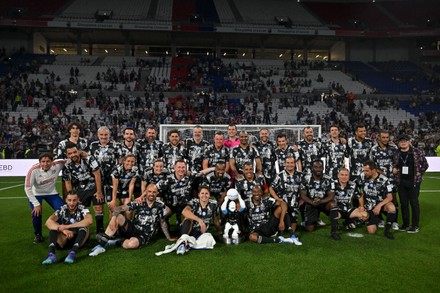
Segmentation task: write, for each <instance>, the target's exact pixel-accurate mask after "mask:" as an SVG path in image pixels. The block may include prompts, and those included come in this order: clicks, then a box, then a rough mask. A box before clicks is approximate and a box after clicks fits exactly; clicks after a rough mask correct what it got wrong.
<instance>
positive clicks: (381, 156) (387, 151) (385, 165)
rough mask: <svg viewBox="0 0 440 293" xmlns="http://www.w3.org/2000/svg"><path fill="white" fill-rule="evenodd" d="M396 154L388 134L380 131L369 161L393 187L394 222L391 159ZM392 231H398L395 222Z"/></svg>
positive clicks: (394, 189) (394, 190) (393, 181)
mask: <svg viewBox="0 0 440 293" xmlns="http://www.w3.org/2000/svg"><path fill="white" fill-rule="evenodd" d="M395 152H397V147H396V146H395V145H394V144H390V133H389V132H388V131H387V130H380V131H379V137H378V140H377V144H375V145H373V146H372V147H371V150H370V160H372V161H373V162H374V163H376V166H377V171H378V172H379V173H380V174H383V175H385V176H386V177H387V178H388V180H389V182H390V184H392V185H393V204H394V206H395V207H396V221H397V218H398V216H399V214H398V209H397V208H398V203H397V197H396V191H397V186H396V185H395V180H394V174H393V157H394V153H395ZM383 225H384V224H383V221H381V223H379V227H381V228H383ZM392 228H393V230H399V225H398V224H397V222H394V223H393V224H392Z"/></svg>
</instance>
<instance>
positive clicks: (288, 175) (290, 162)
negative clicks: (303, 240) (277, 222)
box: [269, 157, 303, 234]
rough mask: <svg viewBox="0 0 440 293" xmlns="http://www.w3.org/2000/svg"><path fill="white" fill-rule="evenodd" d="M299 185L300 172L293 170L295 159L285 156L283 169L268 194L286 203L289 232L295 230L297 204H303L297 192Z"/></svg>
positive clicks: (297, 212) (286, 221) (297, 211)
mask: <svg viewBox="0 0 440 293" xmlns="http://www.w3.org/2000/svg"><path fill="white" fill-rule="evenodd" d="M300 185H301V173H299V172H297V171H296V170H295V159H294V158H293V157H287V158H286V160H285V169H284V170H283V171H281V172H280V173H278V174H277V175H276V176H275V178H274V180H273V182H272V184H271V186H270V188H269V191H270V194H271V195H272V196H273V197H274V198H275V199H277V200H282V201H284V202H285V203H286V204H287V217H285V223H286V226H287V229H288V230H289V232H290V233H292V234H293V233H294V232H295V231H296V226H297V221H298V216H299V206H300V205H302V204H303V201H302V200H300V198H301V196H300V194H299V191H300V189H299V188H300Z"/></svg>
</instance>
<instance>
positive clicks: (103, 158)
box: [89, 141, 121, 178]
mask: <svg viewBox="0 0 440 293" xmlns="http://www.w3.org/2000/svg"><path fill="white" fill-rule="evenodd" d="M89 155H91V156H93V157H94V158H95V159H96V161H98V163H99V166H100V167H101V175H103V178H109V177H110V175H111V173H112V171H113V169H114V168H115V166H116V165H117V164H118V159H119V158H121V150H120V147H119V145H118V144H117V143H115V142H112V141H111V142H109V143H108V144H107V145H105V146H102V145H101V144H99V141H94V142H92V143H91V144H90V149H89Z"/></svg>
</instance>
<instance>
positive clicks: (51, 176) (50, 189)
mask: <svg viewBox="0 0 440 293" xmlns="http://www.w3.org/2000/svg"><path fill="white" fill-rule="evenodd" d="M66 162H67V160H61V159H60V160H55V161H53V162H52V166H51V167H50V169H49V170H47V171H43V169H41V166H40V163H38V164H35V165H33V166H32V168H30V170H29V171H28V173H27V175H26V179H25V184H24V190H25V192H26V195H27V197H28V198H29V201H30V202H31V203H32V204H33V205H34V207H36V206H39V205H40V202H39V201H38V200H37V198H36V197H37V196H43V195H49V194H58V192H57V190H56V188H55V185H56V182H57V178H58V174H59V173H60V172H61V170H62V169H63V167H64V164H65V163H66Z"/></svg>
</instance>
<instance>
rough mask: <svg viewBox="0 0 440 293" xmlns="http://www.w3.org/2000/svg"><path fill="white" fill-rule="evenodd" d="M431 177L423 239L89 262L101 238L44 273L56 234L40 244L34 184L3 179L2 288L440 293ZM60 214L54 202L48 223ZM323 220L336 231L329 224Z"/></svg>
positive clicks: (439, 201)
mask: <svg viewBox="0 0 440 293" xmlns="http://www.w3.org/2000/svg"><path fill="white" fill-rule="evenodd" d="M424 178H425V180H424V182H423V185H422V191H421V194H420V204H421V223H420V227H421V230H420V232H419V233H417V234H408V233H405V232H398V231H393V233H394V236H395V239H394V240H388V239H386V238H385V237H384V236H383V229H378V233H377V234H376V235H367V234H366V232H365V227H359V228H357V229H356V231H355V232H357V233H361V234H363V236H364V237H362V238H352V237H349V236H348V235H347V233H346V232H345V231H343V232H341V237H342V241H334V240H332V239H331V238H330V236H329V234H330V228H329V227H328V226H326V227H322V228H319V229H318V230H317V231H315V232H312V233H306V232H304V231H302V230H300V231H299V232H298V236H299V237H300V239H301V241H302V242H303V245H302V246H295V245H289V244H265V245H257V244H252V243H249V242H244V243H242V244H240V245H237V246H233V245H224V244H221V243H218V244H217V245H216V246H215V248H214V250H212V251H190V252H189V253H187V254H185V255H183V256H177V255H176V254H175V253H171V254H167V255H163V256H160V257H158V256H156V255H155V254H154V253H155V252H158V251H161V250H163V249H164V247H165V245H167V244H170V242H168V241H167V240H165V239H163V238H156V239H154V240H153V241H152V242H151V243H150V244H148V245H147V246H146V247H144V248H142V249H140V250H133V251H125V250H123V249H121V248H109V249H108V250H107V252H106V253H104V254H101V255H99V256H97V257H89V256H88V253H89V252H90V249H91V248H92V247H93V246H94V245H95V241H94V239H93V238H94V235H93V234H92V238H91V239H90V241H89V243H88V245H87V246H86V247H85V248H83V249H81V250H80V251H79V253H78V254H77V261H76V262H75V264H73V265H68V264H65V263H63V262H62V261H63V259H64V257H65V256H66V255H67V253H68V251H57V256H58V257H59V259H60V260H61V262H60V263H57V264H54V265H51V266H43V265H41V261H42V260H43V259H44V258H45V257H46V255H47V253H48V249H47V245H48V239H47V238H48V231H47V229H46V228H43V235H44V237H45V241H44V243H42V244H33V243H32V240H33V229H32V223H31V211H30V208H29V204H28V201H27V198H26V196H25V193H24V190H23V183H24V177H1V178H0V203H1V206H2V213H1V214H0V219H1V225H2V228H1V231H2V232H1V233H0V249H1V258H0V263H1V264H0V267H1V271H0V272H1V276H2V277H1V280H0V288H2V291H3V292H27V291H33V292H52V291H57V292H63V291H69V292H70V291H72V292H85V291H87V292H93V291H95V292H103V291H116V290H117V291H120V290H128V291H131V292H170V291H174V292H219V291H223V292H225V291H226V292H230V291H239V292H251V291H252V292H294V291H298V290H299V292H305V291H308V292H323V291H326V292H350V291H357V292H438V290H439V289H438V283H437V282H438V280H439V278H440V264H439V259H440V174H439V173H427V174H425V177H424ZM106 212H107V211H106ZM51 213H52V210H51V208H50V206H49V205H47V203H46V202H45V203H44V204H43V218H44V220H43V221H45V220H46V219H47V217H48V216H49V215H50V214H51ZM321 218H322V219H324V220H325V221H326V222H328V220H327V219H325V216H324V215H322V216H321ZM107 222H108V221H107V220H106V223H107ZM399 223H400V224H401V220H400V216H399ZM93 230H94V227H92V231H93ZM174 235H176V231H175V230H174Z"/></svg>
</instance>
